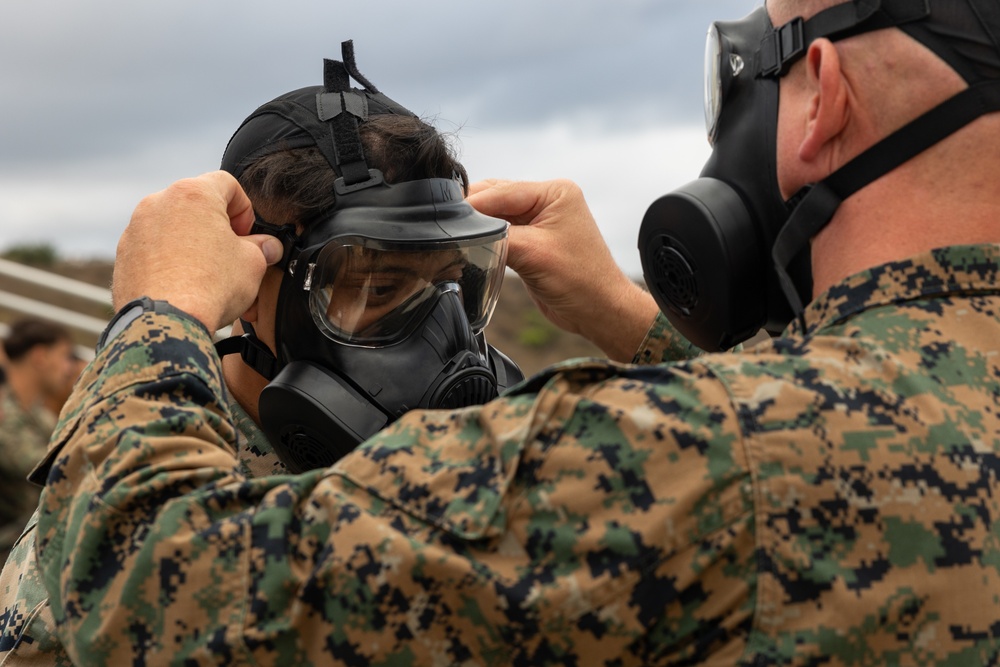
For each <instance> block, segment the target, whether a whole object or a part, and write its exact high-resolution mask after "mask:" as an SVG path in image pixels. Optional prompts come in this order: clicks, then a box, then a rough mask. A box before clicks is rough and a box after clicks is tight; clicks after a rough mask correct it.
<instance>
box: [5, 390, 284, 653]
mask: <svg viewBox="0 0 1000 667" xmlns="http://www.w3.org/2000/svg"><path fill="white" fill-rule="evenodd" d="M229 409H230V411H231V414H232V416H233V422H234V424H235V425H236V438H237V440H236V450H237V452H238V453H239V454H238V460H239V466H240V470H241V472H242V474H243V475H245V476H247V477H265V476H267V475H278V474H282V473H284V472H286V468H285V466H284V465H282V463H281V462H280V461H278V457H277V455H276V454H275V453H274V451H273V450H272V449H271V445H270V443H268V441H267V438H266V437H264V434H263V432H262V431H260V429H259V428H257V425H256V424H255V423H254V422H253V420H252V419H251V418H250V416H249V415H247V413H246V412H245V411H244V410H243V408H241V407H240V405H239V404H238V403H237V402H236V401H232V400H231V401H230V403H229ZM46 442H48V441H47V440H46ZM43 454H44V448H43V452H42V454H39V455H38V456H37V457H36V458H35V460H34V461H32V462H31V464H30V465H29V466H28V470H30V469H31V468H32V467H33V466H34V465H35V464H36V463H38V460H39V459H41V457H42V455H43ZM25 475H27V473H25ZM34 488H37V487H34ZM36 497H37V494H36ZM37 522H38V513H37V512H35V514H34V515H33V516H32V517H31V520H30V521H29V522H28V525H27V528H26V529H25V531H24V533H23V534H22V535H21V538H20V540H18V542H17V544H16V545H15V547H14V549H13V550H12V551H11V555H10V558H9V559H8V560H7V563H6V565H5V566H4V568H3V573H2V574H0V666H2V667H20V666H22V665H55V666H58V667H64V666H65V667H69V666H70V665H72V661H71V660H70V658H69V656H68V655H66V651H65V649H64V648H63V646H62V644H60V643H59V638H58V637H57V635H56V633H55V621H54V618H53V616H52V609H51V607H50V606H49V599H48V597H49V596H48V593H46V591H45V585H44V583H43V582H42V577H41V572H40V571H39V569H38V561H37V559H36V553H35V538H36V534H37V533H36V528H37Z"/></svg>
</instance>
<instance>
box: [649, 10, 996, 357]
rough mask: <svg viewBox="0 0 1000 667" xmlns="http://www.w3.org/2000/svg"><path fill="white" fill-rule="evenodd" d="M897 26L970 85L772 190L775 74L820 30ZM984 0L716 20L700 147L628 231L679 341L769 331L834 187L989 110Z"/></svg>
mask: <svg viewBox="0 0 1000 667" xmlns="http://www.w3.org/2000/svg"><path fill="white" fill-rule="evenodd" d="M894 26H895V27H899V28H900V29H901V30H903V31H904V32H906V33H907V34H908V35H910V36H911V37H913V38H914V39H916V40H917V41H919V42H920V43H922V44H924V45H925V46H927V47H928V48H929V49H931V50H932V51H934V53H936V54H937V55H938V56H939V57H940V58H942V59H943V60H944V61H945V62H947V63H948V64H949V65H950V66H951V67H952V68H953V69H955V71H956V72H958V73H959V74H960V75H961V76H962V77H963V78H964V79H965V81H966V82H967V83H968V84H969V86H970V87H969V88H968V89H966V90H965V91H963V92H961V93H959V94H957V95H955V96H954V97H952V98H951V99H949V100H947V101H945V102H944V103H943V104H941V105H939V106H938V107H936V108H934V109H932V110H931V111H929V112H927V113H926V114H924V115H923V116H921V117H919V118H917V119H916V120H914V121H913V122H911V123H909V124H908V125H906V126H904V127H903V128H901V129H900V130H898V131H896V132H895V133H893V134H891V135H890V136H888V137H887V138H885V139H884V140H882V141H880V142H879V143H877V144H875V145H874V146H872V147H871V148H870V149H868V150H867V151H865V152H863V153H862V154H861V155H860V156H858V157H857V158H855V159H854V160H852V161H850V162H849V163H848V164H846V165H844V166H843V167H841V168H840V169H838V170H837V171H836V172H834V173H833V174H831V175H830V176H829V177H827V178H826V179H825V180H823V181H822V182H820V183H815V184H812V185H809V186H807V187H805V188H803V189H802V190H801V191H799V192H798V193H796V194H795V196H793V197H792V198H791V199H790V200H789V201H787V202H785V201H784V200H783V199H782V197H781V193H780V190H779V188H778V182H777V169H776V146H777V141H776V134H777V125H778V88H779V87H778V82H779V80H780V78H781V77H782V76H784V75H785V74H786V73H787V72H788V70H789V68H790V67H791V66H792V65H793V64H794V63H795V62H796V61H798V60H799V59H800V58H801V57H803V56H804V55H805V54H806V52H807V50H808V48H809V45H810V44H811V43H812V42H813V41H814V40H816V39H819V38H821V37H825V38H828V39H830V40H833V41H835V40H839V39H845V38H847V37H852V36H854V35H859V34H862V33H865V32H870V31H874V30H880V29H883V28H890V27H894ZM998 38H1000V5H997V3H996V2H995V1H994V0H854V1H853V2H847V3H844V4H840V5H835V6H833V7H831V8H829V9H826V10H824V11H822V12H820V13H818V14H816V15H815V16H814V17H813V18H811V19H809V20H807V21H803V20H802V19H801V18H797V19H794V20H792V21H790V22H789V23H787V24H785V25H783V26H781V27H780V28H775V27H774V26H773V25H772V24H771V21H770V18H769V17H768V14H767V11H766V9H765V8H764V7H760V8H758V9H757V10H755V11H754V12H752V13H751V14H750V15H749V16H747V17H746V18H744V19H743V20H741V21H734V22H722V23H715V24H713V25H712V27H711V28H710V30H709V34H708V44H707V49H706V87H705V90H706V95H705V115H706V122H707V127H708V133H709V141H710V143H711V144H712V146H713V151H712V155H711V157H710V158H709V160H708V162H707V163H706V165H705V167H704V169H703V170H702V172H701V177H700V178H698V179H697V180H695V181H694V182H692V183H689V184H687V185H685V186H683V187H681V188H679V189H678V190H676V191H674V192H672V193H670V194H668V195H666V196H664V197H661V198H660V199H658V200H657V201H655V202H654V203H653V204H652V205H651V206H650V207H649V209H648V210H647V212H646V215H645V217H644V218H643V221H642V225H641V227H640V231H639V251H640V254H641V260H642V266H643V274H644V277H645V280H646V283H647V285H648V287H649V289H650V292H651V293H652V294H653V296H654V298H655V299H656V301H657V303H658V304H659V306H660V309H661V310H662V311H663V312H664V314H665V315H666V316H667V318H668V319H669V320H670V321H671V323H672V324H673V325H674V326H675V327H676V328H677V329H678V331H680V332H681V333H682V334H683V335H684V336H685V337H686V338H687V339H688V340H690V341H691V342H693V343H694V344H696V345H698V346H699V347H701V348H703V349H705V350H709V351H715V350H723V349H728V348H731V347H733V346H734V345H736V344H737V343H739V342H742V341H743V340H746V339H747V338H749V337H750V336H752V335H754V334H755V333H756V332H757V331H758V330H760V329H762V328H763V329H765V330H767V331H768V332H771V333H777V332H779V331H781V330H782V329H783V328H784V327H785V326H786V325H787V324H788V322H789V321H790V320H791V319H792V318H793V317H795V316H798V315H800V314H801V312H802V310H803V303H805V302H808V301H809V299H810V298H811V295H812V278H811V266H810V258H809V242H810V240H811V239H812V237H813V236H815V235H816V234H817V233H818V232H819V231H820V230H821V229H822V228H823V227H825V226H826V224H827V223H828V222H829V221H830V219H831V218H832V217H833V214H834V213H835V212H836V210H837V208H838V207H839V206H840V204H841V202H843V201H844V200H845V199H846V198H848V197H849V196H851V195H852V194H853V193H855V192H857V191H858V190H860V189H861V188H862V187H864V186H865V185H868V184H869V183H871V182H873V181H875V180H876V179H878V178H880V177H881V176H883V175H885V174H886V173H888V172H890V171H892V170H893V169H895V168H896V167H898V166H899V165H901V164H903V163H904V162H906V161H907V160H909V159H911V158H912V157H914V156H916V155H917V154H919V153H921V152H923V151H924V150H926V149H928V148H930V147H931V146H933V145H934V144H936V143H937V142H939V141H941V140H942V139H944V138H945V137H947V136H949V135H950V134H952V133H953V132H956V131H957V130H959V129H961V128H962V127H964V126H965V125H967V124H968V123H970V122H972V121H973V120H975V119H976V118H978V117H979V116H981V115H983V114H986V113H990V112H993V111H997V110H1000V81H998V80H997V78H998V76H1000V55H998V50H997V45H998V44H1000V41H998Z"/></svg>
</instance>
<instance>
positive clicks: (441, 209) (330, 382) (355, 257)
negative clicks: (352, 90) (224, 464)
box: [259, 179, 522, 470]
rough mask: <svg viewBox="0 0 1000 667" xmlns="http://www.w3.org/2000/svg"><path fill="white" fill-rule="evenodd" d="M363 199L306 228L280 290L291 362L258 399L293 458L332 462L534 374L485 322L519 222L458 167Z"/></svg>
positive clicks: (295, 466) (281, 342)
mask: <svg viewBox="0 0 1000 667" xmlns="http://www.w3.org/2000/svg"><path fill="white" fill-rule="evenodd" d="M345 199H346V198H345ZM351 201H352V202H353V204H354V205H350V206H348V205H346V204H345V206H344V208H341V209H339V210H338V211H336V212H334V213H333V215H332V216H331V217H330V218H328V219H327V220H326V221H324V222H321V223H318V224H316V225H314V226H313V227H312V228H311V229H310V230H309V232H307V233H306V234H305V235H304V236H303V237H302V238H301V239H298V241H297V242H296V248H294V249H293V250H292V251H291V253H290V254H289V259H290V261H289V262H288V266H287V270H286V273H285V276H284V278H283V280H282V285H281V289H280V292H279V297H278V317H277V326H276V331H275V335H276V339H277V348H278V365H279V367H281V370H280V371H279V372H278V374H277V375H276V377H275V378H274V380H273V381H272V382H271V383H270V384H269V385H268V386H267V387H266V388H265V389H264V391H263V393H262V394H261V397H260V406H259V407H260V416H261V423H262V425H263V426H264V429H265V432H267V434H268V436H269V438H270V440H271V442H272V444H273V445H274V447H275V449H276V451H278V453H279V455H280V456H281V458H282V460H283V461H284V462H285V463H286V465H288V466H289V467H290V468H291V469H292V470H304V469H309V468H313V467H321V466H326V465H330V464H331V463H332V462H334V461H335V460H336V459H338V458H340V456H343V455H344V454H346V453H347V452H348V451H350V450H351V449H353V448H354V447H355V446H356V445H357V444H358V443H360V442H361V441H362V440H365V439H366V438H368V437H369V436H371V435H373V434H375V433H376V432H377V431H379V430H380V429H381V428H382V427H384V426H385V425H387V424H388V423H390V422H392V421H394V420H395V419H397V418H399V417H401V416H402V415H403V414H405V413H406V412H408V411H409V410H412V409H414V408H448V409H453V408H460V407H464V406H468V405H478V404H482V403H485V402H487V401H489V400H492V399H493V398H496V397H497V396H498V394H499V392H500V391H503V390H504V389H505V388H507V387H508V386H510V385H512V384H514V383H515V382H517V381H520V380H521V379H522V375H521V373H520V371H519V370H518V369H517V366H516V365H514V364H513V362H511V361H510V360H509V359H508V358H507V357H505V356H504V355H503V354H502V353H500V352H499V351H498V350H496V349H495V348H493V347H492V346H490V345H488V344H487V343H486V340H485V337H484V334H483V328H484V327H485V326H486V324H487V323H488V322H489V319H490V315H491V313H492V311H493V308H494V305H495V304H496V301H497V299H498V297H499V290H500V284H501V281H502V277H503V272H504V270H505V264H506V248H507V245H506V241H507V223H506V222H504V221H501V220H496V219H492V218H486V217H485V216H482V215H480V214H479V213H477V212H476V211H475V210H474V209H472V207H471V206H469V205H468V204H467V203H466V202H465V201H464V199H463V197H462V190H461V187H460V186H459V185H458V184H457V183H455V182H454V181H449V180H446V179H428V180H423V181H412V182H409V183H401V184H398V185H395V186H385V185H383V186H381V187H380V188H377V189H371V190H367V191H365V192H364V193H360V192H359V193H358V195H357V196H356V197H355V198H354V199H353V200H351Z"/></svg>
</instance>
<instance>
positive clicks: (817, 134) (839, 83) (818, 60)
mask: <svg viewBox="0 0 1000 667" xmlns="http://www.w3.org/2000/svg"><path fill="white" fill-rule="evenodd" d="M805 64H806V76H807V77H808V82H807V85H808V86H809V88H810V90H811V91H812V95H811V96H810V98H809V109H808V114H809V115H808V118H807V122H806V132H805V136H804V138H803V140H802V145H801V146H799V158H800V159H801V160H802V161H803V162H813V161H815V160H817V159H818V158H820V157H821V156H822V155H823V154H824V151H826V150H827V149H828V148H829V147H830V146H831V142H834V141H835V140H836V139H837V138H838V137H839V136H840V135H841V133H842V132H843V131H844V128H845V127H846V126H847V121H848V119H849V116H850V114H849V112H850V96H849V87H848V82H847V78H846V77H845V76H844V72H843V70H841V62H840V54H839V53H837V48H836V47H835V46H834V45H833V43H832V42H831V41H830V40H828V39H817V40H816V41H814V42H813V43H812V44H810V45H809V51H808V52H807V54H806V62H805Z"/></svg>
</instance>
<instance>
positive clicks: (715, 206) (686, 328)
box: [639, 178, 770, 352]
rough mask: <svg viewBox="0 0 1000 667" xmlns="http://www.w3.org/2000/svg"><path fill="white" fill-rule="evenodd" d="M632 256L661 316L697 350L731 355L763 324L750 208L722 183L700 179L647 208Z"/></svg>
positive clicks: (762, 269)
mask: <svg viewBox="0 0 1000 667" xmlns="http://www.w3.org/2000/svg"><path fill="white" fill-rule="evenodd" d="M639 253H640V257H641V261H642V271H643V278H644V279H645V281H646V285H647V287H648V289H649V291H650V293H651V294H652V295H653V298H654V299H655V300H656V303H657V305H659V307H660V310H662V311H663V313H664V314H665V315H666V317H667V319H669V320H670V322H671V324H673V326H674V327H675V328H676V329H677V330H678V331H679V332H680V333H681V334H683V335H684V337H685V338H687V339H688V340H689V341H691V342H692V343H694V344H695V345H697V346H698V347H700V348H702V349H703V350H707V351H710V352H714V351H719V350H727V349H730V348H732V347H733V346H735V345H736V344H738V343H741V342H742V341H744V340H747V339H748V338H750V337H751V336H753V335H754V334H755V333H757V331H758V330H760V328H761V327H762V326H763V324H764V320H765V317H766V313H765V308H764V305H765V304H764V302H763V300H762V299H761V298H760V295H761V294H762V293H763V292H764V290H765V286H766V285H765V283H766V279H767V275H768V271H769V269H770V267H769V266H768V264H767V262H766V261H765V260H764V258H765V257H766V253H764V252H763V251H762V248H761V243H760V239H759V238H758V236H757V232H756V225H755V224H754V222H753V218H752V216H751V214H750V212H749V210H748V209H747V207H746V205H745V204H744V202H743V199H742V198H741V197H740V195H739V194H738V193H737V192H736V190H735V189H733V188H732V187H731V186H730V185H728V184H726V183H725V182H723V181H720V180H718V179H714V178H699V179H697V180H695V181H693V182H691V183H688V184H687V185H685V186H683V187H681V188H679V189H678V190H675V191H674V192H672V193H670V194H668V195H665V196H663V197H661V198H659V199H657V200H656V201H655V202H653V204H652V205H651V206H650V207H649V209H648V210H647V211H646V215H645V216H644V217H643V220H642V226H641V227H640V230H639Z"/></svg>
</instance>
